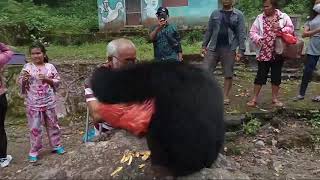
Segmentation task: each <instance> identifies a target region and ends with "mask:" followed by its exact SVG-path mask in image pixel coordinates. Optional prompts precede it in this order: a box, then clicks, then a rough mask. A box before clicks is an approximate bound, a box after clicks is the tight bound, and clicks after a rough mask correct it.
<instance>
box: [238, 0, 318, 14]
mask: <svg viewBox="0 0 320 180" xmlns="http://www.w3.org/2000/svg"><path fill="white" fill-rule="evenodd" d="M262 2H263V1H262V0H238V1H237V4H236V7H237V8H238V9H240V10H241V11H243V12H244V14H245V16H246V17H247V18H250V19H251V18H254V17H256V16H257V15H258V14H259V13H261V12H262V9H263V6H262ZM313 3H314V1H312V0H279V6H280V9H281V10H283V11H284V12H286V13H288V14H298V15H302V17H303V19H305V18H306V17H307V16H308V14H309V11H310V10H311V7H312V6H313Z"/></svg>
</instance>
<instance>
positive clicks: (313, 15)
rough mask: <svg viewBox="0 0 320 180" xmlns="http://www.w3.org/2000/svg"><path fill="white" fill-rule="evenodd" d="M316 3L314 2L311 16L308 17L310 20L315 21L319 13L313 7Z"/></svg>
mask: <svg viewBox="0 0 320 180" xmlns="http://www.w3.org/2000/svg"><path fill="white" fill-rule="evenodd" d="M315 3H316V0H314V1H313V4H312V5H311V9H310V14H309V16H308V20H309V21H311V20H313V19H314V18H315V17H316V16H317V15H318V14H319V13H317V12H316V11H315V10H313V6H314V4H315Z"/></svg>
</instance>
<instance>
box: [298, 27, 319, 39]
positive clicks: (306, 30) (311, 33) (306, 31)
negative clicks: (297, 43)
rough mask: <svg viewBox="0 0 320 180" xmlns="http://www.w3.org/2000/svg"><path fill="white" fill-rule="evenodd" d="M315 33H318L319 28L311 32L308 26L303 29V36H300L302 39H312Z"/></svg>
mask: <svg viewBox="0 0 320 180" xmlns="http://www.w3.org/2000/svg"><path fill="white" fill-rule="evenodd" d="M317 33H320V28H318V29H315V30H312V31H311V30H310V27H309V26H305V27H304V32H303V34H302V37H303V38H305V37H312V36H314V35H315V34H317Z"/></svg>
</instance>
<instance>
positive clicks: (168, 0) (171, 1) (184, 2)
mask: <svg viewBox="0 0 320 180" xmlns="http://www.w3.org/2000/svg"><path fill="white" fill-rule="evenodd" d="M162 5H163V6H164V7H178V6H188V0H163V2H162Z"/></svg>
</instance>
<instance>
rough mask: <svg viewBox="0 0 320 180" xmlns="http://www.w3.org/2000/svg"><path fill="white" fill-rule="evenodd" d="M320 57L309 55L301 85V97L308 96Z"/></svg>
mask: <svg viewBox="0 0 320 180" xmlns="http://www.w3.org/2000/svg"><path fill="white" fill-rule="evenodd" d="M319 57H320V56H313V55H309V54H308V55H307V63H306V64H305V65H304V71H303V76H302V81H301V85H300V95H301V96H304V95H305V94H306V91H307V88H308V84H309V82H310V81H311V79H312V74H313V71H314V70H315V69H316V66H317V62H318V60H319Z"/></svg>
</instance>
